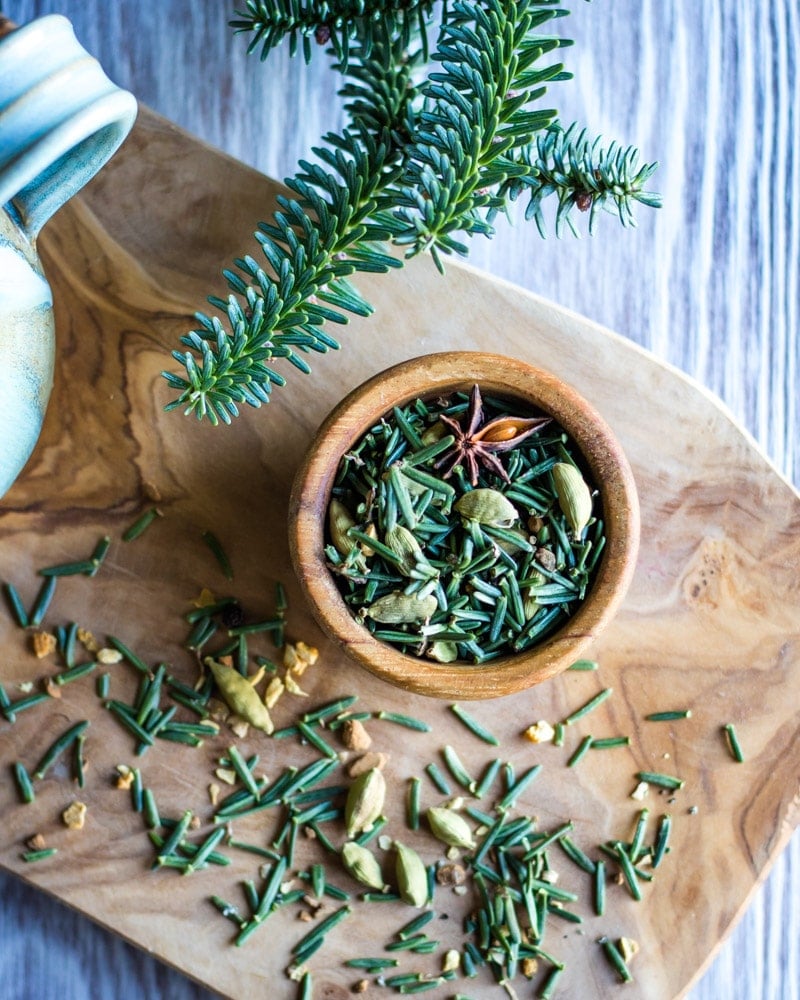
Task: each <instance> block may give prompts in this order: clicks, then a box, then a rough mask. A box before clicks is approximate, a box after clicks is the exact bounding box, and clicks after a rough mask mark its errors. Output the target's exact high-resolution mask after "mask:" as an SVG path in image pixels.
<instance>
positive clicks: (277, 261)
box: [164, 0, 660, 424]
mask: <svg viewBox="0 0 800 1000" xmlns="http://www.w3.org/2000/svg"><path fill="white" fill-rule="evenodd" d="M556 3H557V0H477V2H469V3H468V2H465V0H456V2H455V3H454V5H453V11H452V14H449V13H448V14H447V15H446V16H445V13H443V14H442V26H441V29H440V34H439V39H438V46H437V50H436V53H435V55H434V59H435V61H436V62H437V63H438V65H439V69H438V70H437V71H436V72H434V73H431V74H430V75H429V76H428V78H427V80H426V81H425V82H424V83H423V84H422V85H421V86H419V87H418V86H417V85H416V84H415V70H416V68H417V66H418V65H419V63H420V62H421V61H422V60H424V59H425V58H426V54H427V40H426V28H427V20H426V19H427V17H428V16H429V14H430V11H431V7H432V0H431V2H422V3H413V2H411V0H384V2H383V3H381V2H377V3H375V2H373V3H370V4H369V7H370V14H367V13H366V10H367V3H366V0H327V2H325V0H323V2H318V3H316V4H313V3H311V0H247V7H248V12H249V15H250V18H249V20H247V21H240V22H232V23H234V26H235V27H237V29H238V30H242V31H244V30H253V31H254V38H253V40H252V42H251V46H250V49H251V51H252V50H253V49H254V48H257V47H258V45H259V44H260V45H262V58H263V57H264V56H265V55H266V54H267V53H268V52H269V50H270V48H272V47H273V46H274V45H276V44H277V43H278V41H279V40H280V38H282V37H284V36H285V35H286V34H288V35H289V36H290V45H291V46H292V47H293V48H296V45H297V39H298V37H302V39H303V45H304V50H305V51H306V55H307V57H308V54H309V53H310V43H309V40H308V39H309V32H310V31H312V30H313V25H314V24H316V25H317V27H319V25H320V24H327V22H326V21H324V18H323V20H320V18H321V17H323V15H324V17H328V18H332V19H333V22H334V23H333V28H335V29H336V31H338V32H339V34H338V35H336V34H333V33H332V34H331V35H330V40H331V42H332V48H333V51H334V53H335V54H336V55H338V57H339V63H338V65H337V67H336V68H337V69H338V70H339V71H340V72H342V73H343V74H344V76H345V78H346V82H345V84H344V86H343V88H342V89H341V91H340V95H341V96H342V97H344V99H345V102H346V103H345V110H346V111H347V113H348V114H349V115H350V119H351V124H350V127H349V128H348V129H346V130H345V131H344V132H343V133H342V134H341V135H334V134H329V135H326V136H324V137H323V140H322V141H323V143H324V145H323V146H322V147H321V148H319V149H315V150H314V151H313V152H314V153H315V154H316V156H317V162H313V163H312V162H307V161H300V165H299V170H298V173H297V175H296V176H295V177H294V178H291V179H288V180H287V181H286V183H287V185H288V187H289V189H290V195H289V196H288V197H287V196H284V195H281V196H279V197H278V199H277V201H278V209H277V210H276V211H275V212H274V214H273V215H272V218H271V220H270V221H268V222H263V223H260V224H259V228H258V232H257V233H256V234H255V237H256V240H257V241H258V242H259V244H260V246H261V250H262V252H263V254H264V257H265V258H266V263H265V264H264V265H262V264H259V263H258V262H257V261H256V260H255V259H254V258H253V257H251V256H250V255H247V256H244V257H242V258H239V259H237V260H235V261H234V264H233V267H232V268H230V269H227V270H225V271H223V276H224V277H225V279H226V281H227V283H228V286H229V289H230V294H229V295H228V297H227V299H222V298H219V297H216V296H214V297H211V298H209V302H210V303H211V305H212V306H214V307H215V308H216V309H217V310H218V311H219V313H220V314H221V315H219V316H213V317H211V316H208V315H206V314H205V313H198V314H197V319H198V322H199V328H198V329H196V330H194V331H192V332H191V333H188V334H186V335H185V336H184V337H182V338H181V345H182V346H183V348H185V350H184V351H175V352H174V353H173V357H174V358H175V359H176V360H177V361H178V362H180V364H181V365H183V367H184V369H185V374H181V375H175V374H172V373H168V372H165V373H164V377H165V378H166V380H167V382H168V383H169V384H170V386H172V387H173V388H174V389H176V390H177V391H178V398H177V399H176V400H175V401H174V402H172V403H170V404H169V405H168V407H167V409H170V410H171V409H176V408H183V409H184V410H185V412H186V413H194V414H195V415H196V416H197V417H198V419H200V418H203V417H207V418H208V419H209V420H210V421H211V422H212V423H214V424H217V423H219V422H220V421H223V422H225V423H230V421H231V418H232V417H234V416H236V415H238V405H239V404H241V403H247V404H248V405H250V406H254V407H258V406H261V404H262V403H265V402H268V401H269V398H270V393H271V390H272V387H273V386H275V385H283V384H284V383H285V379H284V377H283V376H282V375H280V374H278V373H277V372H276V371H274V370H273V368H272V367H271V364H272V361H273V360H277V359H285V360H288V361H289V362H290V363H291V364H293V365H294V366H295V367H296V368H298V369H299V370H301V371H303V372H308V371H309V366H308V364H307V362H306V361H305V360H304V359H303V357H301V355H303V354H306V353H308V352H310V351H317V352H325V351H328V350H331V349H336V348H338V346H339V345H338V343H337V342H336V341H335V340H334V339H333V337H331V336H330V335H329V334H328V333H327V332H326V331H325V329H323V328H324V327H325V325H326V324H329V323H336V324H346V323H347V322H348V314H350V313H352V314H355V315H360V316H367V315H369V313H370V312H371V307H370V306H369V305H368V303H367V302H365V301H364V299H363V298H361V296H360V295H359V293H358V292H357V290H356V289H355V288H354V287H353V286H352V285H351V284H350V282H349V277H350V276H351V275H352V274H353V273H355V272H359V271H363V272H375V273H383V272H385V271H387V270H389V269H390V268H394V267H400V266H402V262H401V261H400V260H398V259H397V258H396V257H394V256H392V255H391V254H390V253H389V252H388V251H387V246H386V244H387V243H394V244H395V245H399V246H403V247H405V248H406V256H412V255H413V254H416V253H419V252H421V251H423V250H426V249H429V250H430V251H431V255H432V257H433V259H434V261H435V263H436V265H437V266H438V267H439V269H440V270H442V265H441V259H440V255H441V254H442V253H453V252H455V253H461V254H466V252H467V250H466V246H465V245H464V244H463V243H462V242H460V241H459V240H458V239H457V235H458V233H459V232H463V233H466V234H467V235H470V236H471V235H473V234H475V233H484V234H486V235H491V234H492V232H493V230H492V221H493V218H494V216H495V215H496V214H497V213H498V212H499V211H502V210H505V208H506V206H507V204H508V202H509V201H512V200H514V199H515V198H517V197H519V196H520V195H521V194H523V193H524V192H526V191H527V192H528V194H529V196H530V200H529V204H528V206H527V211H526V217H527V218H531V217H532V218H534V219H535V220H536V223H537V226H538V227H539V230H540V232H541V233H542V235H544V222H543V216H542V208H541V206H542V202H543V201H544V200H545V199H546V198H547V197H549V196H550V195H553V194H554V195H556V196H557V199H558V210H557V213H556V232H557V233H560V229H561V227H562V226H563V224H565V223H566V224H567V225H568V226H569V227H570V229H571V230H572V231H573V232H575V228H574V226H573V223H572V220H571V217H570V213H571V211H572V209H573V208H574V207H575V206H577V207H578V209H579V210H589V209H590V210H591V212H590V218H589V228H590V231H591V229H592V223H593V221H594V216H595V212H596V211H597V210H598V209H600V208H609V207H615V208H616V211H617V213H618V215H619V217H620V220H621V222H622V224H623V225H633V214H632V205H633V203H634V202H639V203H641V204H646V205H652V206H656V205H658V204H660V199H659V198H658V196H657V195H654V194H652V193H649V192H647V191H645V190H644V185H645V183H646V182H647V180H648V179H649V177H650V176H651V175H652V173H653V170H654V169H655V165H654V164H649V165H648V164H646V165H644V166H641V167H637V159H638V153H637V152H636V150H635V149H633V148H628V149H623V148H621V147H619V146H617V145H616V144H615V143H612V144H611V145H610V146H609V147H608V148H607V149H604V148H602V147H601V146H600V141H599V139H596V140H594V142H589V140H588V139H587V138H586V133H585V132H580V133H579V132H578V131H577V127H576V126H572V127H570V129H568V130H567V131H566V132H565V131H564V130H563V128H562V127H561V126H560V125H558V124H557V123H556V124H551V122H552V120H553V118H554V115H555V112H552V111H548V110H540V109H532V108H531V105H532V104H533V103H534V102H535V101H538V100H539V99H540V98H541V97H542V96H543V94H544V93H545V89H546V84H547V83H549V82H551V81H555V80H563V79H565V78H566V77H567V75H568V74H566V73H565V72H564V71H563V69H562V67H561V66H560V65H559V64H555V65H547V66H544V67H542V66H540V65H539V62H540V60H541V59H542V57H543V56H546V55H547V54H548V53H551V52H553V51H554V50H556V49H557V48H560V47H562V46H564V45H569V44H571V43H570V42H568V41H566V40H562V39H558V38H549V37H543V36H540V35H538V34H537V30H538V29H539V28H540V27H541V26H542V25H543V24H545V23H546V22H548V21H550V20H551V19H552V18H555V17H560V16H562V15H564V14H565V13H566V11H564V10H563V9H561V8H559V7H557V6H556ZM415 15H416V16H417V18H418V20H417V22H414V20H413V16H415ZM242 16H243V17H244V15H242ZM348 18H349V19H348ZM304 19H305V20H304ZM417 27H418V28H419V31H418V32H417ZM333 28H332V29H331V30H332V31H333ZM323 34H324V33H323ZM412 36H413V37H415V39H416V38H419V46H420V49H419V51H417V52H415V53H412V54H410V55H409V54H408V53H407V51H406V49H407V45H408V42H409V39H410V38H411V37H412ZM351 39H355V41H356V44H355V45H354V46H353V47H352V48H351V47H350V40H351ZM318 40H320V41H327V40H328V39H327V36H325V38H321V37H320V36H319V35H318ZM534 140H535V141H534Z"/></svg>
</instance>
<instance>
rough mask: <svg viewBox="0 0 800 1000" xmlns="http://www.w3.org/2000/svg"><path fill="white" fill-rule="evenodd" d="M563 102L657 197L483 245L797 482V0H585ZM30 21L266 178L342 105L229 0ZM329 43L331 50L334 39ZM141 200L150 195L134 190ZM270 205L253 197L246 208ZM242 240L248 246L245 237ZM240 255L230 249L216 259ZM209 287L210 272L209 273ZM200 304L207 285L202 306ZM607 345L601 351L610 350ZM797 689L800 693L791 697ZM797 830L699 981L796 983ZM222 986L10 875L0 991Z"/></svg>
mask: <svg viewBox="0 0 800 1000" xmlns="http://www.w3.org/2000/svg"><path fill="white" fill-rule="evenodd" d="M570 6H572V8H573V16H572V17H570V18H568V19H565V21H564V22H562V23H561V25H560V27H561V30H562V31H564V33H566V34H568V35H569V37H571V38H573V39H574V40H575V42H576V44H575V46H574V48H572V49H570V50H567V51H566V52H565V53H564V57H565V61H566V63H567V65H568V68H569V69H571V70H572V71H573V72H574V73H575V79H574V80H572V81H570V82H567V83H561V84H556V85H554V87H553V88H552V89H551V92H550V94H549V99H550V101H552V102H553V104H554V106H556V107H558V108H559V110H560V112H561V116H562V118H563V119H564V121H572V120H573V119H577V120H579V121H581V122H584V123H586V124H587V125H589V126H590V127H591V129H592V131H594V132H600V133H602V134H603V135H605V136H608V137H614V138H618V139H620V140H621V141H623V142H625V143H628V142H630V143H635V144H636V145H638V146H639V147H640V149H641V150H642V153H643V156H644V157H646V158H647V159H648V160H651V159H657V160H659V161H660V164H661V166H660V169H659V171H658V173H657V175H656V177H655V178H654V181H653V184H652V187H653V188H654V189H656V190H658V191H660V192H661V193H662V194H663V196H664V202H665V204H664V208H663V209H662V210H661V211H659V212H651V211H644V212H640V213H639V219H640V225H639V228H638V229H636V230H633V231H623V230H621V228H620V227H619V226H618V225H617V224H616V223H615V221H614V219H613V218H611V217H608V218H603V219H602V220H600V225H599V226H598V231H597V233H596V235H595V236H594V237H593V238H591V239H589V238H584V239H582V240H580V241H575V240H573V239H572V238H565V239H564V240H562V241H557V240H555V239H554V238H552V237H551V238H550V239H549V240H547V241H546V242H542V241H541V240H540V239H539V237H538V235H537V234H536V232H535V229H534V227H533V226H526V225H525V224H524V223H523V222H522V221H521V220H516V225H515V226H513V227H512V226H507V225H505V224H503V225H501V227H500V230H499V232H498V235H497V237H496V238H495V239H494V240H493V241H491V242H489V241H482V242H476V243H475V245H474V251H473V255H472V261H473V262H474V263H475V264H477V265H478V266H481V267H483V268H485V269H486V270H488V271H490V272H492V273H493V274H496V275H500V276H502V277H504V278H507V279H509V280H511V281H514V282H516V283H518V284H520V285H522V286H524V287H526V288H528V289H530V290H532V291H535V292H538V293H541V294H542V295H545V296H547V297H548V298H551V299H553V300H555V301H556V302H559V303H561V304H562V305H565V306H568V307H570V308H573V309H575V310H577V311H579V312H581V313H583V314H585V315H587V316H589V317H591V318H592V319H595V320H597V321H599V322H601V323H603V324H605V325H607V326H609V327H611V328H612V329H614V330H616V331H618V332H619V333H621V334H623V335H625V336H627V337H629V338H630V339H632V340H634V341H636V342H637V343H639V344H641V345H642V346H644V347H647V348H649V349H651V350H652V351H654V352H655V354H656V355H657V356H658V357H660V358H662V359H664V360H666V361H669V362H671V363H672V364H674V365H676V366H678V367H679V368H681V369H683V370H684V371H686V372H688V373H690V374H691V375H693V376H695V377H696V378H697V379H698V380H699V381H700V382H702V383H703V384H704V385H706V386H707V387H708V388H709V389H711V390H712V391H713V392H715V393H717V394H718V395H719V396H721V397H722V399H723V400H724V401H725V402H726V403H727V405H728V406H729V407H730V409H731V410H732V411H733V413H734V414H735V415H736V417H737V418H738V419H739V421H740V422H741V423H742V424H743V425H744V426H745V427H747V429H748V430H749V431H750V432H751V433H752V435H753V436H754V437H755V438H756V440H757V441H758V442H759V444H760V445H761V447H762V448H763V449H764V451H765V452H766V453H767V454H768V455H769V456H770V458H771V459H772V461H773V462H774V463H775V465H776V466H777V468H778V469H779V470H781V471H782V472H783V473H784V475H785V476H786V477H787V478H789V479H790V480H791V481H792V482H794V484H795V485H798V484H800V447H798V443H797V442H798V437H799V436H800V402H799V400H800V394H798V391H797V380H798V374H800V346H798V345H799V344H800V340H798V336H797V326H798V307H799V306H800V295H799V294H798V264H800V224H799V223H800V118H799V117H798V116H799V115H800V111H799V110H798V109H800V76H799V73H800V65H798V42H799V41H800V9H799V8H798V3H797V0H735V2H730V0H729V2H727V3H726V2H725V0H683V2H676V0H605V2H603V3H596V4H592V5H591V6H589V5H586V4H584V3H579V2H578V0H574V2H573V4H572V5H570ZM0 8H1V9H2V13H4V14H5V15H6V16H8V17H10V18H11V19H12V20H14V21H16V22H18V23H24V22H27V21H29V20H31V19H33V18H35V17H38V16H41V15H43V14H48V13H56V12H57V13H63V14H65V15H66V16H67V17H69V18H70V19H71V20H72V21H73V23H74V25H75V29H76V32H77V35H78V37H79V38H80V40H81V41H82V42H83V44H84V45H85V46H86V47H87V48H88V49H89V50H90V51H91V52H92V53H93V54H95V55H96V56H97V57H98V58H99V59H100V61H101V62H102V63H103V65H104V66H105V68H106V70H107V72H108V73H109V75H110V76H111V77H112V78H113V79H114V80H115V81H116V82H118V83H119V84H121V85H123V86H125V87H127V88H129V89H130V90H132V91H133V92H134V93H135V94H136V96H137V97H138V98H139V99H140V100H141V101H142V102H143V103H145V104H148V105H149V106H150V107H152V108H154V109H155V110H157V111H159V112H160V113H162V114H164V115H166V116H167V117H169V118H171V119H172V120H174V121H175V122H177V123H178V124H180V125H181V126H183V127H185V128H186V129H188V130H189V131H191V132H194V133H195V134H197V135H199V136H201V137H202V138H203V139H205V140H207V141H208V142H210V143H212V144H214V145H217V146H220V147H221V148H223V149H224V150H226V151H227V152H229V153H231V154H233V155H234V156H236V157H238V158H239V159H241V160H244V161H246V162H247V163H250V164H252V165H253V166H255V167H257V168H259V169H261V170H263V171H265V172H267V173H269V174H271V175H273V176H280V177H282V176H284V175H286V174H287V173H288V172H290V171H292V169H293V165H294V163H295V162H296V160H297V159H298V158H299V157H301V156H304V155H306V154H307V152H308V149H309V147H310V146H311V145H312V143H313V142H314V141H315V140H316V139H317V137H318V136H319V135H320V134H322V132H324V131H326V130H327V129H329V128H332V127H335V126H336V125H337V123H338V121H339V112H338V105H337V104H336V101H335V100H333V99H332V97H333V94H334V92H335V79H334V77H333V75H332V74H331V73H330V71H329V69H328V68H327V66H326V64H325V60H324V59H323V58H320V59H317V60H315V63H314V65H313V66H312V67H310V68H306V67H305V66H304V65H303V64H302V63H301V62H299V61H291V60H290V59H289V58H288V54H287V52H286V51H285V50H279V51H278V52H276V53H274V54H273V56H272V58H271V60H270V63H269V71H268V72H265V70H264V68H263V67H262V66H261V64H260V63H259V62H258V61H257V59H254V58H247V57H246V55H245V51H244V49H245V45H244V44H243V42H242V40H241V39H236V38H234V37H233V36H232V34H231V32H230V31H229V30H228V29H227V28H226V22H227V20H228V18H229V17H230V14H231V8H230V6H229V4H228V3H221V2H219V0H158V2H150V0H5V2H3V0H0ZM320 55H321V53H320ZM142 196H143V197H144V198H146V197H147V192H142ZM265 210H266V209H265V208H264V209H262V208H261V207H259V206H254V208H253V221H254V223H255V222H256V221H257V218H258V217H259V215H260V214H263V213H264V211H265ZM242 249H243V250H244V249H245V248H244V247H243V248H242ZM226 263H227V262H223V261H221V262H220V264H221V266H222V265H224V264H226ZM209 291H212V289H209ZM200 305H201V304H200V303H198V307H199V306H200ZM602 363H603V361H602V359H601V358H598V364H599V365H601V364H602ZM798 703H799V705H800V695H799V696H798ZM799 897H800V834H795V835H794V837H793V839H792V840H791V842H790V844H789V847H788V849H787V850H786V851H785V852H784V854H783V856H782V857H781V858H780V859H779V860H778V862H777V864H776V865H775V866H774V868H773V870H772V873H771V875H770V877H769V878H768V880H767V882H766V884H765V886H764V887H763V888H762V889H760V890H759V891H758V892H757V894H756V896H755V898H754V900H753V902H752V904H751V906H750V907H749V909H748V910H747V912H746V913H745V915H744V917H743V918H742V920H741V922H740V923H739V925H738V926H737V928H736V929H735V930H734V932H733V934H732V935H731V937H730V938H729V940H728V941H727V943H726V944H725V945H724V947H723V948H722V950H721V952H720V953H719V955H718V956H717V957H716V958H715V960H714V961H713V963H712V964H711V966H710V967H709V969H708V971H707V972H706V974H705V976H704V977H703V979H702V980H701V981H700V983H699V984H698V985H697V986H696V987H695V989H694V990H693V991H692V994H691V997H692V1000H718V998H722V997H725V998H733V1000H758V998H764V1000H779V998H780V1000H797V998H798V997H800V957H799V956H800V906H799V905H798V903H797V899H798V898H799ZM209 995H210V994H208V993H207V991H205V990H203V989H202V988H200V987H198V986H196V985H194V984H192V983H190V982H189V981H188V980H186V979H185V978H183V977H182V976H180V975H178V974H177V973H174V972H172V971H170V970H168V969H166V968H165V967H164V966H162V965H161V964H160V963H158V962H156V961H154V960H153V959H151V958H150V957H148V956H146V955H144V954H142V953H140V952H138V951H137V950H135V949H133V948H131V947H130V946H128V945H126V944H124V943H123V942H121V941H118V940H116V939H115V938H114V937H112V936H111V935H109V934H107V933H106V932H104V931H102V930H100V929H98V928H97V927H95V926H94V925H92V924H91V923H89V922H88V921H86V920H84V919H83V918H80V917H77V916H75V915H74V914H72V913H71V912H69V911H68V910H67V909H66V908H64V907H62V906H61V905H59V904H55V903H53V902H51V901H50V900H48V899H46V898H44V897H43V896H41V895H39V894H38V893H36V892H35V891H34V890H32V889H29V888H27V887H25V886H23V885H22V884H21V883H19V882H17V881H15V880H13V879H11V878H8V877H0V997H2V998H7V1000H12V998H13V1000H48V998H51V997H52V998H56V997H57V998H59V1000H89V998H102V1000H116V998H123V997H124V998H128V997H134V996H138V997H146V998H148V1000H162V998H163V1000H166V998H169V1000H189V998H192V1000H198V998H201V997H206V996H209Z"/></svg>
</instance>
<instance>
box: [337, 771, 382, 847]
mask: <svg viewBox="0 0 800 1000" xmlns="http://www.w3.org/2000/svg"><path fill="white" fill-rule="evenodd" d="M385 798H386V781H385V780H384V777H383V775H382V774H381V772H380V771H379V770H378V769H377V768H375V767H373V768H371V770H369V771H365V772H364V774H359V776H358V777H357V778H356V780H355V781H354V782H353V784H352V785H351V786H350V790H349V792H348V793H347V802H346V803H345V807H344V821H345V826H346V827H347V836H348V837H355V836H356V835H357V834H359V833H362V832H364V833H366V832H368V831H370V830H371V829H372V825H373V823H374V822H375V820H376V819H377V818H378V817H379V816H380V814H381V811H382V810H383V803H384V800H385Z"/></svg>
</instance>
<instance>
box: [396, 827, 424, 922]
mask: <svg viewBox="0 0 800 1000" xmlns="http://www.w3.org/2000/svg"><path fill="white" fill-rule="evenodd" d="M394 848H395V851H396V852H397V861H396V867H395V874H396V876H397V888H398V889H399V891H400V897H401V899H403V900H404V902H406V903H408V905H409V906H425V904H426V903H427V902H428V872H427V870H426V868H425V865H424V864H423V862H422V858H421V857H420V856H419V855H418V854H417V852H416V851H415V850H413V849H412V848H410V847H406V846H405V845H404V844H401V843H400V842H399V841H398V840H396V841H395V843H394Z"/></svg>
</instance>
